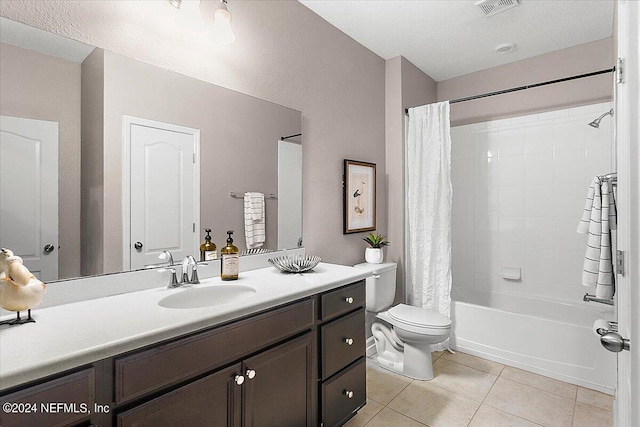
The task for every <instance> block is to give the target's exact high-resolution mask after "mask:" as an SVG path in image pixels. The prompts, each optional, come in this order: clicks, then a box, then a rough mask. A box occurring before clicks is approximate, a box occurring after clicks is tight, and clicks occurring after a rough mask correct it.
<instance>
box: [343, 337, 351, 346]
mask: <svg viewBox="0 0 640 427" xmlns="http://www.w3.org/2000/svg"><path fill="white" fill-rule="evenodd" d="M344 342H345V343H347V345H353V338H345V339H344Z"/></svg>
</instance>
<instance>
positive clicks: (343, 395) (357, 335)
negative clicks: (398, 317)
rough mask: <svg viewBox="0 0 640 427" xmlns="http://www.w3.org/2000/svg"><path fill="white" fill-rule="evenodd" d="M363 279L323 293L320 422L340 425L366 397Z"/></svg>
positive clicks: (363, 402)
mask: <svg viewBox="0 0 640 427" xmlns="http://www.w3.org/2000/svg"><path fill="white" fill-rule="evenodd" d="M364 306H365V283H364V281H360V282H357V283H355V284H352V285H349V286H346V287H343V288H340V289H336V290H333V291H330V292H327V293H325V294H323V295H321V296H320V318H319V332H320V357H319V359H320V363H319V365H320V366H319V375H318V378H319V381H318V382H319V388H320V391H319V394H320V425H321V426H322V427H333V426H340V425H342V424H344V423H345V422H346V421H348V420H349V419H350V418H351V417H352V416H353V415H355V413H356V412H357V411H358V410H359V409H360V408H362V407H363V406H364V405H365V404H366V401H367V396H366V366H365V355H366V333H365V311H364Z"/></svg>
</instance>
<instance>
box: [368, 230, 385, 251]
mask: <svg viewBox="0 0 640 427" xmlns="http://www.w3.org/2000/svg"><path fill="white" fill-rule="evenodd" d="M362 240H364V241H365V242H367V243H368V244H369V246H371V247H372V248H375V249H379V248H384V247H385V246H389V245H390V243H389V241H388V240H387V236H385V235H383V234H380V233H378V234H373V233H369V235H368V236H367V237H365V238H363V239H362Z"/></svg>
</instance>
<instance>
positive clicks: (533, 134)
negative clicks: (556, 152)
mask: <svg viewBox="0 0 640 427" xmlns="http://www.w3.org/2000/svg"><path fill="white" fill-rule="evenodd" d="M524 148H525V152H526V153H527V154H529V153H544V152H547V151H553V124H551V123H531V124H527V125H525V128H524Z"/></svg>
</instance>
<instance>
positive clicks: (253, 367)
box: [0, 263, 366, 427]
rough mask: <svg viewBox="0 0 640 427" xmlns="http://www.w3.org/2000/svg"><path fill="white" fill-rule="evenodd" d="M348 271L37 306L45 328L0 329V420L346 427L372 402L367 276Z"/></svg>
mask: <svg viewBox="0 0 640 427" xmlns="http://www.w3.org/2000/svg"><path fill="white" fill-rule="evenodd" d="M354 270H356V269H353V268H351V267H344V266H339V265H331V264H325V263H321V264H319V265H318V267H316V269H315V270H314V271H313V272H311V273H307V274H303V275H300V274H295V275H286V274H282V273H280V272H277V271H276V270H274V269H272V268H262V269H257V270H253V271H247V272H243V273H242V274H241V278H240V280H238V282H237V286H242V287H246V288H252V289H255V292H250V293H239V297H238V298H235V299H232V300H231V301H229V302H227V303H223V304H219V305H209V306H204V307H195V308H167V307H163V306H162V305H166V304H164V303H163V301H164V302H166V301H167V300H176V301H177V300H178V299H181V300H184V299H185V298H176V296H180V297H183V296H185V293H189V292H194V291H201V290H208V289H214V291H215V290H216V289H223V287H226V286H231V287H232V286H234V285H233V284H231V285H228V282H227V283H224V284H223V282H221V281H220V279H219V278H213V279H207V280H203V283H202V284H200V285H194V286H191V287H186V288H178V289H166V288H165V287H163V288H153V289H147V290H142V291H137V292H131V293H126V294H120V295H113V296H109V297H104V298H98V299H93V300H87V301H80V302H76V303H72V304H65V305H58V306H54V307H49V308H45V309H41V310H38V311H36V312H35V316H36V318H37V323H35V324H30V325H23V326H20V327H15V328H10V329H8V328H7V329H2V330H0V339H1V340H2V346H1V348H0V360H1V361H2V364H1V365H0V387H1V388H2V391H0V402H1V403H2V404H3V405H5V404H6V403H10V404H12V405H11V406H13V407H12V408H11V407H10V411H3V412H2V413H0V424H1V425H2V426H5V427H9V426H29V425H33V426H54V425H55V426H111V425H113V426H122V427H125V426H146V425H148V426H163V425H166V426H175V425H181V424H184V425H189V426H199V425H207V426H210V425H213V426H259V425H271V426H302V425H307V426H338V425H342V424H343V423H344V422H346V421H347V420H348V419H349V418H350V417H351V416H352V415H353V414H355V412H356V411H357V410H358V409H360V408H361V407H362V406H364V404H365V402H366V367H365V357H364V356H365V319H364V304H365V286H364V281H363V279H364V276H365V275H366V273H362V272H361V271H357V270H356V271H354ZM187 296H188V295H187ZM187 299H188V298H187ZM177 304H179V303H177ZM3 408H5V406H3ZM6 412H13V413H11V414H7V413H6Z"/></svg>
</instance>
